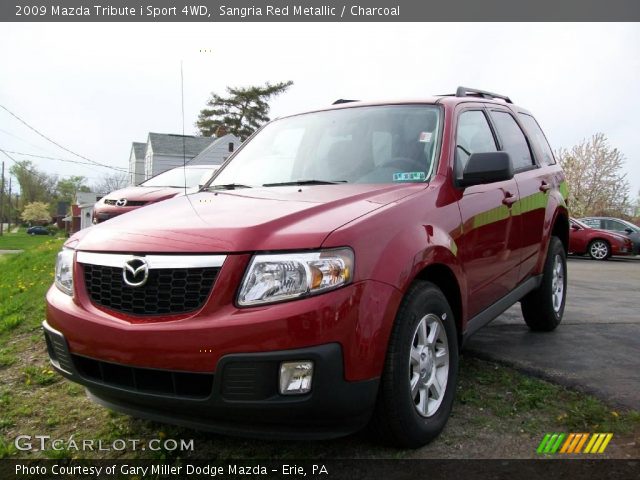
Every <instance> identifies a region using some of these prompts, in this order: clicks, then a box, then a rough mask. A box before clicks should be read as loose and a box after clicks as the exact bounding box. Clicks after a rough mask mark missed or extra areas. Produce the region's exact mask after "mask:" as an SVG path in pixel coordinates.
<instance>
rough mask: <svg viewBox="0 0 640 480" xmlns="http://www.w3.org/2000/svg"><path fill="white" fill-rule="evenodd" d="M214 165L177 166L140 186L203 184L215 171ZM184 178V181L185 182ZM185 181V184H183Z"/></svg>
mask: <svg viewBox="0 0 640 480" xmlns="http://www.w3.org/2000/svg"><path fill="white" fill-rule="evenodd" d="M216 169H217V168H216V167H208V168H207V167H186V168H183V167H178V168H173V169H171V170H168V171H166V172H163V173H161V174H159V175H156V176H155V177H152V178H150V179H149V180H147V181H146V182H142V183H141V184H140V186H141V187H179V188H184V187H185V186H186V187H187V188H191V187H197V186H199V185H204V184H205V183H207V181H208V180H209V179H210V178H211V176H212V175H213V172H215V171H216ZM185 180H186V182H185ZM185 183H186V185H185Z"/></svg>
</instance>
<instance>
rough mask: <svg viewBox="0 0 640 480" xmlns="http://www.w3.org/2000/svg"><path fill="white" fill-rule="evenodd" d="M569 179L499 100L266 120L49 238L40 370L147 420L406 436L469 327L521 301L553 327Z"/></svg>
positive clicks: (443, 383) (450, 100)
mask: <svg viewBox="0 0 640 480" xmlns="http://www.w3.org/2000/svg"><path fill="white" fill-rule="evenodd" d="M566 193H567V189H566V184H565V178H564V174H563V172H562V170H561V168H560V165H559V164H557V163H556V161H555V159H554V157H553V153H552V150H551V148H550V147H549V145H548V143H547V141H546V140H545V137H544V134H543V133H542V130H541V129H540V127H539V126H538V124H537V122H536V120H535V119H534V118H533V117H532V116H531V114H530V113H529V112H527V111H526V110H524V109H522V108H520V107H517V106H516V105H514V104H513V103H512V102H511V100H510V99H509V98H508V97H504V96H500V95H497V94H491V93H489V92H484V91H480V90H473V89H465V88H463V87H461V88H459V89H458V91H457V92H456V94H454V95H446V96H439V97H432V98H427V99H423V100H412V101H392V102H375V103H364V102H347V101H341V102H339V103H338V104H337V105H334V106H332V107H330V108H327V109H323V110H320V111H313V112H309V113H304V114H299V115H293V116H290V117H285V118H281V119H278V120H274V121H272V122H270V123H269V124H268V125H266V126H265V127H264V128H263V129H261V130H260V131H259V132H258V133H257V134H256V135H255V136H253V137H252V138H251V139H250V140H248V141H247V142H245V143H244V144H243V145H242V147H240V149H238V150H237V151H236V152H234V154H233V155H232V156H231V157H230V159H229V160H228V162H227V163H225V165H224V166H223V167H222V168H221V169H220V170H219V171H218V172H217V173H216V175H215V176H214V178H213V179H212V180H211V181H210V182H208V184H207V185H205V187H204V188H203V189H202V190H201V191H200V192H199V193H197V194H195V195H189V196H184V197H178V198H172V199H170V200H167V201H165V202H162V203H158V204H155V205H150V206H148V207H145V208H144V209H141V210H138V211H134V212H131V213H129V214H127V215H124V216H121V217H118V218H115V219H113V220H110V221H108V222H105V223H104V224H101V225H98V226H95V227H94V228H90V229H86V230H82V231H80V232H78V233H76V234H75V235H74V236H73V237H71V238H70V239H69V241H67V242H66V243H65V245H64V249H63V250H62V251H61V252H60V254H59V255H58V261H57V266H56V275H55V283H54V285H53V286H52V287H51V289H50V290H49V291H48V293H47V310H46V311H47V319H46V321H45V322H44V324H43V325H44V329H45V336H46V339H47V343H48V346H49V355H50V357H51V362H52V364H53V367H54V368H55V369H56V370H57V371H58V372H59V373H61V374H62V375H64V376H65V377H67V378H68V379H71V380H72V381H74V382H77V383H80V384H82V385H85V386H86V388H87V389H88V391H89V395H90V397H91V398H92V399H94V400H95V401H97V402H99V403H101V404H102V405H105V406H107V407H109V408H112V409H114V410H120V411H123V412H127V413H128V414H134V415H139V416H142V417H147V418H153V419H155V420H156V421H166V422H170V423H176V424H180V425H185V426H188V427H192V428H198V429H208V430H212V431H217V432H222V433H235V434H239V435H260V436H262V437H265V436H268V437H271V438H283V437H286V438H296V437H303V438H306V439H310V438H330V437H336V436H341V435H346V434H348V433H351V432H354V431H356V430H358V429H361V428H363V427H364V426H365V425H367V424H368V423H369V422H370V421H372V422H374V423H375V425H376V430H377V431H378V432H380V433H381V435H382V437H383V438H384V439H385V440H386V441H389V442H392V443H394V444H395V445H398V446H404V447H418V446H421V445H424V444H425V443H426V442H429V441H430V440H432V439H433V438H435V437H436V436H437V435H438V434H439V433H440V431H441V430H442V429H443V428H444V426H445V423H446V422H447V419H448V417H449V414H450V411H451V407H452V404H453V400H454V396H455V392H456V383H457V376H458V355H459V351H460V348H461V345H462V344H463V342H465V341H466V339H468V338H469V336H470V335H472V334H473V333H474V332H475V331H477V330H478V329H479V328H480V327H482V326H483V325H485V324H487V323H488V322H490V321H491V320H492V319H493V318H495V317H496V316H498V315H500V314H501V313H502V312H503V311H505V310H506V309H507V308H509V307H510V306H511V305H513V304H515V303H516V302H518V301H520V303H521V308H522V314H523V317H524V321H525V322H526V323H527V325H528V326H529V328H531V329H532V330H539V331H551V330H553V329H555V328H556V327H557V326H558V324H559V323H560V321H561V319H562V315H563V312H564V307H565V298H566V292H567V270H566V253H567V249H568V247H569V216H568V213H567V207H566ZM71 297H73V298H74V300H73V301H70V298H71ZM545 338H546V337H545Z"/></svg>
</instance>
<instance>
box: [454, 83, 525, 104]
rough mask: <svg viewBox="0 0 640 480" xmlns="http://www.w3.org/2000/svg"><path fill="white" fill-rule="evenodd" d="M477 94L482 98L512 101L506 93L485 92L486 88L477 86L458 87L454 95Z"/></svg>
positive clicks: (467, 95) (469, 95) (468, 95)
mask: <svg viewBox="0 0 640 480" xmlns="http://www.w3.org/2000/svg"><path fill="white" fill-rule="evenodd" d="M471 96H478V97H482V98H489V99H494V98H499V99H501V100H504V101H505V102H507V103H513V102H512V101H511V99H510V98H509V97H507V96H506V95H499V94H497V93H492V92H487V91H486V90H478V89H477V88H467V87H458V89H457V90H456V97H471Z"/></svg>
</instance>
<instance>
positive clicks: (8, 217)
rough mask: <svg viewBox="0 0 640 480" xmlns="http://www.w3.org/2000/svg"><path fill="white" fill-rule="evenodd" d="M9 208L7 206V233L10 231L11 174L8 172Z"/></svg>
mask: <svg viewBox="0 0 640 480" xmlns="http://www.w3.org/2000/svg"><path fill="white" fill-rule="evenodd" d="M7 203H8V204H9V208H7V233H11V174H9V201H8V202H7Z"/></svg>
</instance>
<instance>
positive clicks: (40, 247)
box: [0, 234, 63, 363]
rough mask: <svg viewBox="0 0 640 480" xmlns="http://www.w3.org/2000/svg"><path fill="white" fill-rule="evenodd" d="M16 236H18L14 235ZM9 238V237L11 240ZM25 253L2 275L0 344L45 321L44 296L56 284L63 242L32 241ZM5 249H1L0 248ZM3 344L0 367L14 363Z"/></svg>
mask: <svg viewBox="0 0 640 480" xmlns="http://www.w3.org/2000/svg"><path fill="white" fill-rule="evenodd" d="M15 235H16V236H17V235H19V234H15ZM8 236H9V235H7V237H8ZM25 237H26V239H27V240H28V241H31V242H32V244H31V245H28V246H24V248H25V251H24V252H23V253H20V254H12V255H11V256H9V258H5V259H4V261H3V263H2V274H1V275H0V341H2V340H4V339H7V338H8V337H9V336H11V335H14V334H15V333H16V332H22V331H29V330H34V329H37V328H38V327H39V326H40V323H41V322H42V320H43V319H44V296H45V293H46V291H47V289H48V288H49V286H50V285H51V283H52V282H53V271H54V266H55V258H56V253H57V252H58V251H59V250H60V247H61V246H62V243H63V240H62V239H53V238H51V237H45V236H42V237H29V236H28V235H25ZM0 248H2V247H0ZM6 348H7V347H6V345H5V344H4V342H2V343H1V344H0V363H6V362H7V359H6V358H5V357H6V355H9V357H8V361H10V360H11V356H12V355H11V352H7V351H6ZM3 358H4V361H3Z"/></svg>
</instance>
